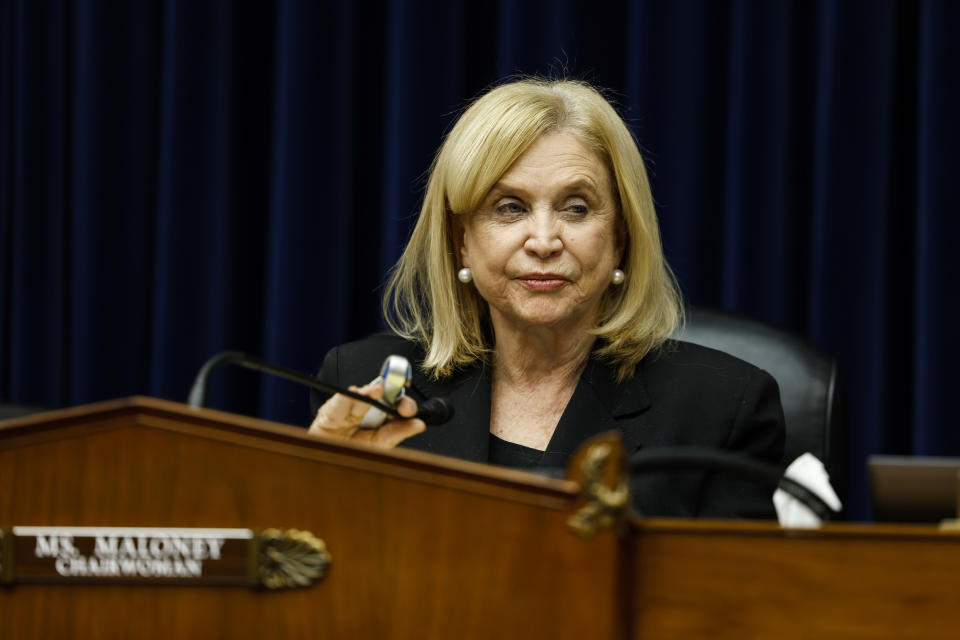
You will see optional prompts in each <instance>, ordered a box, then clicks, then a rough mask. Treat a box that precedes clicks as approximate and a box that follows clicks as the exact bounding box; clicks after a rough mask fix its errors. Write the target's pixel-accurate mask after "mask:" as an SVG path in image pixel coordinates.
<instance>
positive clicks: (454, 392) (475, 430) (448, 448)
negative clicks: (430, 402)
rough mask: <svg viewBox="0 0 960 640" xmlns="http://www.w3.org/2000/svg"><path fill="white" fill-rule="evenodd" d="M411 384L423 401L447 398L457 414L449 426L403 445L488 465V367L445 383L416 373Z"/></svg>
mask: <svg viewBox="0 0 960 640" xmlns="http://www.w3.org/2000/svg"><path fill="white" fill-rule="evenodd" d="M412 384H413V387H414V390H415V391H416V392H417V393H418V394H419V396H420V397H422V398H431V397H437V396H439V397H443V398H446V400H447V401H448V402H449V403H450V404H451V405H452V406H453V410H454V414H453V418H452V419H451V420H450V421H449V422H447V423H446V424H442V425H438V426H435V427H427V430H426V431H425V432H424V433H421V434H419V435H417V436H414V437H413V438H410V439H409V440H407V441H406V442H404V446H409V447H412V448H415V449H420V450H421V451H429V452H431V453H438V454H440V455H445V456H452V457H455V458H461V459H463V460H475V461H479V462H486V461H487V458H488V456H489V447H490V375H489V372H488V370H487V368H486V367H484V366H483V365H477V366H474V367H470V368H468V369H465V370H462V371H459V372H457V373H456V374H454V377H453V379H452V380H445V381H443V382H442V383H437V382H434V381H432V380H430V379H429V378H427V377H426V376H425V375H423V374H420V373H417V372H415V373H414V377H413V381H412ZM415 397H416V396H415Z"/></svg>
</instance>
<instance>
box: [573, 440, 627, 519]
mask: <svg viewBox="0 0 960 640" xmlns="http://www.w3.org/2000/svg"><path fill="white" fill-rule="evenodd" d="M568 477H569V478H570V479H571V480H573V481H574V482H577V483H578V484H579V485H580V495H581V502H580V504H579V507H578V509H577V510H576V511H575V512H574V513H573V515H571V516H570V518H569V519H568V520H567V528H569V529H570V530H571V531H573V532H574V533H575V534H577V535H578V536H580V537H582V538H590V537H593V536H594V535H596V534H597V533H598V532H599V531H603V530H606V529H610V528H611V527H614V526H619V525H620V524H621V523H623V521H624V517H625V516H626V513H627V508H628V506H629V503H630V479H629V473H628V472H627V459H626V454H625V452H624V449H623V443H622V442H621V440H620V437H619V435H618V434H617V433H615V432H608V433H602V434H600V435H597V436H594V437H593V438H590V439H589V440H587V441H586V442H585V443H584V444H583V445H581V446H580V448H579V449H577V451H576V453H574V455H573V457H572V458H571V460H570V465H569V468H568Z"/></svg>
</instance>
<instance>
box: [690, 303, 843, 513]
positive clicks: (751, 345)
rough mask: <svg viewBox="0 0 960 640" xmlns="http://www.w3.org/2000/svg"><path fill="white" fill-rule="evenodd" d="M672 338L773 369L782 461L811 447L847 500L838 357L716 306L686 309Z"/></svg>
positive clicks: (793, 336)
mask: <svg viewBox="0 0 960 640" xmlns="http://www.w3.org/2000/svg"><path fill="white" fill-rule="evenodd" d="M674 337H675V338H677V339H678V340H684V341H686V342H694V343H696V344H700V345H703V346H706V347H711V348H713V349H718V350H720V351H725V352H727V353H729V354H731V355H734V356H736V357H738V358H740V359H741V360H746V361H747V362H749V363H751V364H753V365H755V366H757V367H760V368H761V369H764V370H766V371H767V372H768V373H770V375H772V376H773V378H774V379H775V380H776V381H777V384H778V385H779V386H780V400H781V402H782V404H783V414H784V419H785V420H786V427H787V436H786V443H785V448H784V457H783V465H784V466H786V465H787V464H790V463H791V462H793V460H795V459H796V458H797V456H799V455H800V454H802V453H804V452H805V451H809V452H810V453H812V454H813V455H815V456H817V457H818V458H820V460H822V461H823V463H824V465H825V466H826V468H827V472H828V473H829V474H830V483H831V484H832V485H833V486H834V488H835V489H836V491H837V494H838V495H839V496H840V499H841V500H843V498H844V495H845V491H844V489H845V488H846V469H845V456H846V430H845V428H844V421H843V410H842V409H843V407H842V397H841V393H840V389H839V380H838V374H837V361H836V359H835V358H833V357H832V356H829V355H827V354H825V353H824V352H823V351H821V350H820V349H818V348H817V347H815V346H814V345H813V344H812V343H810V342H808V341H807V340H805V339H804V338H801V337H799V336H797V335H794V334H792V333H790V332H788V331H785V330H783V329H778V328H776V327H773V326H771V325H768V324H764V323H763V322H759V321H757V320H753V319H750V318H747V317H745V316H739V315H735V314H732V313H727V312H723V311H717V310H713V309H704V308H688V309H687V321H686V325H685V326H684V327H683V328H682V329H680V330H679V331H677V333H676V334H675V335H674Z"/></svg>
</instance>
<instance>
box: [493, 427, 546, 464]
mask: <svg viewBox="0 0 960 640" xmlns="http://www.w3.org/2000/svg"><path fill="white" fill-rule="evenodd" d="M541 458H543V451H540V449H534V448H533V447H525V446H523V445H522V444H517V443H515V442H510V441H508V440H503V439H501V438H498V437H497V436H495V435H493V434H492V433H491V434H490V453H489V455H488V456H487V461H488V462H490V464H499V465H500V466H503V467H521V468H523V467H535V466H537V465H538V464H540V459H541Z"/></svg>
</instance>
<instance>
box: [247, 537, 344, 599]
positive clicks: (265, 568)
mask: <svg viewBox="0 0 960 640" xmlns="http://www.w3.org/2000/svg"><path fill="white" fill-rule="evenodd" d="M251 550H252V553H251V557H250V560H251V563H250V569H251V571H250V573H251V582H252V583H253V584H256V585H259V586H263V587H266V588H267V589H284V588H291V587H306V586H309V585H311V584H313V582H314V581H316V580H319V579H320V578H322V577H323V576H324V575H325V574H326V572H327V568H328V567H329V566H330V561H331V557H330V553H329V552H328V551H327V545H326V544H325V543H324V542H323V540H320V539H319V538H317V537H315V536H314V535H313V534H312V533H310V532H309V531H300V530H299V529H287V530H286V531H281V530H280V529H264V530H263V531H260V532H258V533H257V535H256V538H255V543H254V544H252V545H251Z"/></svg>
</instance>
